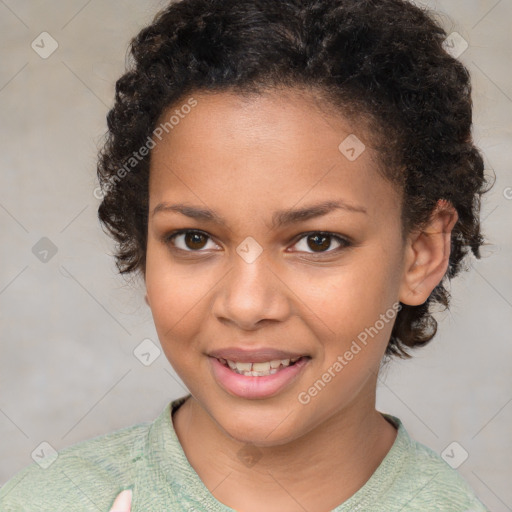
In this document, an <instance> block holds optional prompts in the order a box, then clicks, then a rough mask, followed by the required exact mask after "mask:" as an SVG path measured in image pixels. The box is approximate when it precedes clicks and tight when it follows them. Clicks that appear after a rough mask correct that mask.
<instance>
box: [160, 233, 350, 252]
mask: <svg viewBox="0 0 512 512" xmlns="http://www.w3.org/2000/svg"><path fill="white" fill-rule="evenodd" d="M188 233H197V234H200V235H203V236H205V237H206V238H208V239H209V240H212V241H213V239H212V237H211V236H210V235H208V234H207V233H205V232H204V231H200V230H198V229H180V230H178V231H173V232H172V233H169V234H167V235H164V236H163V238H162V240H163V242H164V243H165V244H166V245H171V246H172V249H173V250H176V251H180V252H188V253H201V252H204V249H198V250H187V249H181V248H178V247H176V246H174V244H173V240H174V239H175V238H176V237H177V236H179V235H183V234H185V235H186V234H188ZM311 235H323V236H326V237H329V238H331V239H334V240H336V241H337V242H339V243H340V247H338V248H336V249H331V250H328V251H320V252H306V254H311V255H315V256H316V255H320V256H321V255H323V254H333V253H337V252H339V251H341V250H342V249H347V248H349V247H351V246H352V245H353V243H352V242H351V241H350V240H348V239H346V238H343V237H341V236H339V235H336V234H335V233H331V232H328V231H308V232H306V233H301V234H300V235H299V236H297V237H295V239H294V240H295V242H294V243H293V245H296V244H297V243H298V242H300V241H301V240H302V239H303V238H307V237H308V236H311ZM299 252H301V251H299ZM302 252H304V251H302Z"/></svg>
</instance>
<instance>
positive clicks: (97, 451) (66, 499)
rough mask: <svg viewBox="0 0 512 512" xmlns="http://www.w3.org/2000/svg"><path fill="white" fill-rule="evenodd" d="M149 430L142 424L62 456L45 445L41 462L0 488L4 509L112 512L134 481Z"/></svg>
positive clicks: (67, 450) (17, 511)
mask: <svg viewBox="0 0 512 512" xmlns="http://www.w3.org/2000/svg"><path fill="white" fill-rule="evenodd" d="M150 426H151V423H139V424H136V425H132V426H129V427H125V428H122V429H119V430H116V431H114V432H110V433H108V434H104V435H101V436H98V437H95V438H92V439H88V440H85V441H82V442H80V443H77V444H75V445H72V446H69V447H67V448H64V449H62V450H60V451H59V452H51V449H50V448H49V447H48V448H46V449H45V448H44V447H42V448H41V452H40V460H38V461H37V462H34V463H32V464H30V465H29V466H27V467H25V468H23V469H22V470H21V471H19V472H18V473H16V474H15V475H14V476H13V477H12V478H11V479H10V480H9V481H8V482H7V483H6V484H4V485H3V486H2V487H1V488H0V510H2V512H22V511H23V512H35V511H38V512H42V511H50V510H51V511H52V512H56V511H60V510H62V511H64V510H66V511H72V510H77V511H78V510H81V511H83V510H108V509H109V508H110V506H111V504H112V503H111V502H112V501H113V497H115V496H116V495H117V493H118V492H119V490H120V489H121V488H122V487H123V486H127V485H129V484H130V483H131V482H132V481H133V473H134V471H135V462H136V461H137V459H138V458H140V457H141V455H142V452H143V449H144V448H143V445H144V440H145V438H146V436H147V432H148V430H149V428H150ZM35 457H37V453H36V454H35Z"/></svg>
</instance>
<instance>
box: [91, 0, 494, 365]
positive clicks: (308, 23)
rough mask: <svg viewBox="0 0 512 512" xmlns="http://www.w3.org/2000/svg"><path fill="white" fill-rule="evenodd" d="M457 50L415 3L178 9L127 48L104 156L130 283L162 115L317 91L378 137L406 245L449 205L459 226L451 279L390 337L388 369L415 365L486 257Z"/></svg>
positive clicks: (103, 176)
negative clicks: (455, 282)
mask: <svg viewBox="0 0 512 512" xmlns="http://www.w3.org/2000/svg"><path fill="white" fill-rule="evenodd" d="M446 37H447V33H446V31H445V30H444V29H443V28H442V27H441V26H440V24H439V23H438V22H437V21H436V19H435V15H434V13H431V12H429V11H428V10H427V9H425V8H420V7H417V6H416V5H414V4H412V3H410V2H408V1H406V0H181V1H178V2H173V3H171V4H170V5H169V6H168V7H166V8H165V9H164V10H162V11H161V12H159V13H158V14H157V15H156V17H155V19H154V20H153V22H152V23H151V24H150V25H149V26H147V27H145V28H144V29H143V30H141V31H140V33H139V34H138V35H137V36H136V37H134V38H133V39H132V41H131V43H130V48H129V50H130V52H129V57H131V62H129V63H128V68H127V70H126V73H125V74H124V75H123V76H122V77H121V78H119V80H118V81H117V82H116V94H115V105H114V106H113V108H112V109H111V110H110V111H109V113H108V115H107V123H108V132H107V133H106V135H105V141H104V144H103V147H102V148H101V149H100V151H99V155H98V168H97V171H98V179H99V183H100V187H101V192H102V201H101V204H100V205H99V208H98V216H99V219H100V221H101V223H102V225H104V226H105V227H106V228H107V230H108V233H109V234H110V235H111V236H112V237H113V238H114V240H115V241H116V243H117V245H116V254H115V260H116V266H117V269H118V271H119V273H120V274H129V273H132V272H133V273H137V272H138V273H140V274H142V275H143V276H144V277H145V262H146V242H147V223H148V203H149V198H148V181H149V161H150V156H151V153H150V152H148V151H147V147H148V146H149V147H151V146H150V145H149V144H150V143H151V142H152V141H153V139H152V138H151V136H152V134H153V133H154V130H155V128H156V127H157V126H158V123H159V120H160V118H161V116H162V114H163V113H165V112H166V111H167V110H168V109H169V108H170V107H171V106H173V105H177V104H178V103H179V102H180V101H184V98H186V97H187V96H189V95H191V94H192V93H194V92H197V93H198V92H208V93H215V92H220V91H230V92H236V93H237V94H241V95H242V94H258V93H261V92H262V91H265V90H268V89H270V90H272V89H277V88H280V87H290V88H295V89H298V88H302V89H306V90H309V91H315V92H316V93H318V94H320V95H321V96H322V97H323V98H325V100H326V101H328V103H329V105H331V106H332V108H334V109H338V110H339V111H340V112H343V115H344V116H345V117H346V118H347V117H348V118H350V119H351V120H353V122H354V123H356V124H357V123H360V125H363V123H364V126H365V127H366V129H368V130H369V133H371V141H372V145H373V146H374V147H376V148H378V155H379V166H378V167H379V169H378V170H379V172H380V173H381V174H382V175H383V176H384V177H385V178H387V179H389V180H390V181H391V182H393V183H394V184H396V186H397V187H400V188H399V190H401V191H402V234H403V237H404V238H405V236H406V235H407V233H409V232H410V230H412V229H416V228H418V227H421V226H425V225H426V223H427V222H428V220H429V218H430V215H431V214H432V212H433V209H434V208H435V206H436V204H437V202H438V200H440V199H444V200H446V201H448V202H449V203H450V204H451V205H453V207H454V208H455V209H456V211H457V213H458V216H459V218H458V221H457V223H456V224H455V227H454V229H453V231H452V238H451V254H450V260H449V266H448V269H447V272H446V274H445V276H444V277H443V279H442V281H441V282H440V283H439V284H438V285H437V286H436V287H435V288H434V290H433V291H432V293H431V295H430V296H429V298H428V300H426V301H425V303H423V304H421V305H418V306H410V305H406V304H401V309H400V311H399V313H398V315H397V317H396V320H395V324H394V326H393V330H392V334H391V336H390V339H389V343H388V346H387V349H386V356H388V357H391V356H393V355H396V356H398V357H401V358H408V357H411V356H410V354H409V353H408V352H407V350H406V347H410V348H412V347H417V346H422V345H425V344H426V343H428V342H429V341H430V340H431V339H432V338H433V337H434V335H435V333H436V331H437V321H436V320H435V318H434V317H433V315H432V311H431V306H433V305H434V304H435V303H438V304H441V305H443V306H444V309H447V308H448V305H449V299H450V294H449V292H448V290H447V289H446V288H445V286H444V283H445V281H446V279H451V278H452V277H454V276H455V275H457V274H458V273H459V271H460V270H461V267H462V266H463V261H464V260H465V256H466V255H467V254H468V250H469V249H471V252H472V253H473V254H474V255H475V257H477V258H480V257H481V256H480V252H479V251H480V246H481V245H483V244H484V238H483V236H482V234H481V231H480V219H479V215H480V205H481V195H482V194H483V193H484V192H486V191H487V190H485V188H484V185H485V183H486V180H485V177H484V162H483V156H482V154H481V153H480V151H479V150H478V149H477V147H475V145H474V143H473V140H472V135H471V126H472V99H471V81H470V75H469V72H468V70H467V69H466V68H465V67H464V65H463V64H462V63H461V62H460V61H459V60H457V59H456V58H454V57H452V56H451V55H450V54H449V53H448V52H447V51H446V50H445V45H444V42H445V39H446ZM141 148H143V149H144V148H146V150H145V151H143V150H141ZM127 162H130V164H129V166H127ZM464 270H468V267H467V266H464Z"/></svg>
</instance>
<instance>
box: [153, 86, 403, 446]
mask: <svg viewBox="0 0 512 512" xmlns="http://www.w3.org/2000/svg"><path fill="white" fill-rule="evenodd" d="M193 98H194V100H195V101H196V102H197V103H196V104H195V106H194V107H193V108H190V109H181V112H185V111H187V112H188V113H187V114H186V115H182V116H180V120H179V123H177V124H175V125H174V126H173V128H172V129H168V133H165V132H164V136H163V137H162V139H161V141H158V143H157V145H156V147H155V148H154V149H153V150H152V155H151V165H150V182H149V197H150V201H149V221H148V243H147V263H146V276H145V279H146V289H147V300H148V304H149V305H150V307H151V311H152V315H153V319H154V322H155V326H156V330H157V333H158V336H159V339H160V342H161V345H162V348H163V350H164V352H165V354H166V357H167V358H168V360H169V362H170V363H171V364H172V366H173V367H174V369H175V370H176V372H177V373H178V375H179V376H180V377H181V379H182V380H183V382H184V383H185V385H186V386H187V387H188V389H189V390H190V392H191V393H192V395H193V397H194V398H195V400H196V402H197V404H198V405H199V406H200V407H201V409H202V411H204V413H205V414H208V415H209V417H211V418H212V419H213V420H214V421H215V423H216V424H217V425H218V426H219V427H220V429H221V430H222V431H223V432H225V433H226V434H227V435H228V436H230V437H232V438H235V439H238V440H240V441H244V442H252V443H254V444H259V445H261V446H263V445H272V444H279V443H285V442H290V441H292V440H295V439H298V438H300V437H301V436H303V435H305V434H307V433H308V432H309V431H311V430H312V429H314V428H316V427H318V426H319V425H320V424H322V423H324V422H327V421H334V420H335V419H336V418H341V417H345V418H349V417H351V416H353V415H354V414H366V412H367V411H370V410H372V408H374V393H375V386H376V375H377V373H378V370H379V365H380V361H381V359H382V356H383V354H384V351H385V348H386V345H387V340H388V339H389V336H390V333H391V329H392V326H393V322H394V319H395V317H396V305H397V303H398V300H399V289H400V282H401V276H402V272H403V244H402V239H401V231H400V222H399V219H400V212H401V204H400V199H399V194H398V192H397V191H396V190H395V188H394V187H393V185H392V184H390V183H389V182H388V181H386V180H384V179H383V178H381V177H380V176H379V175H378V174H377V171H376V155H375V153H374V152H373V150H372V149H371V140H370V139H367V138H366V135H365V134H364V133H362V132H361V131H359V129H358V127H356V126H353V125H351V124H350V122H349V121H348V120H346V119H344V118H343V117H340V116H339V115H338V116H333V115H332V114H326V113H325V110H324V111H323V112H322V110H321V109H319V108H318V105H317V104H316V103H315V100H314V99H313V97H312V96H307V95H304V94H300V93H299V92H297V91H295V92H293V91H288V92H287V93H286V94H285V93H284V92H272V93H269V94H266V95H259V96H255V97H252V98H242V97H240V96H237V95H235V94H231V93H217V94H209V95H206V94H205V95H201V94H195V95H193ZM185 103H186V100H185V101H184V104H185ZM179 107H180V106H179V105H178V106H173V108H172V109H171V110H170V111H168V112H166V113H165V115H164V116H162V119H163V120H167V119H169V118H170V116H171V115H172V114H173V112H175V110H176V108H178V109H179ZM351 134H354V135H355V136H356V137H357V138H358V139H359V140H360V141H361V142H363V143H364V144H365V145H366V149H364V150H363V151H362V152H361V149H362V146H361V145H357V144H356V145H355V146H354V142H353V141H354V140H355V139H353V138H352V139H348V142H347V143H346V145H342V147H341V149H340V147H339V146H340V144H341V143H342V142H343V141H344V140H345V139H346V138H347V137H348V136H349V135H351ZM350 141H352V144H350V143H349V142H350ZM356 142H357V141H356ZM352 146H353V147H354V151H351V149H350V147H352ZM359 153H360V154H359ZM355 157H357V158H355ZM335 205H338V206H335ZM347 205H349V206H347ZM155 210H156V211H155ZM294 212H295V213H294ZM301 212H302V213H301ZM394 305H395V309H394V308H393V306H394ZM298 357H300V359H298V360H297V361H296V362H294V360H295V359H296V358H298ZM292 362H294V364H290V363H292ZM251 363H259V364H253V365H251ZM269 363H270V365H269ZM230 366H231V367H233V369H232V368H231V367H230ZM273 370H275V371H273ZM248 371H250V372H258V373H256V374H250V375H246V374H244V373H239V372H248ZM260 372H261V373H260ZM270 372H271V373H270Z"/></svg>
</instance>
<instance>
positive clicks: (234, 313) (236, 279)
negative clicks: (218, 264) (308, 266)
mask: <svg viewBox="0 0 512 512" xmlns="http://www.w3.org/2000/svg"><path fill="white" fill-rule="evenodd" d="M290 295H291V292H290V291H289V290H288V288H287V287H286V284H285V283H283V281H282V280H281V279H280V278H279V276H278V271H277V269H275V268H272V264H271V262H270V261H269V260H268V258H267V257H266V253H265V251H263V252H262V253H261V254H260V255H259V256H258V257H257V258H256V259H255V260H254V261H251V260H246V259H244V257H242V256H240V255H239V254H235V255H234V257H233V265H232V267H231V270H230V271H229V272H228V273H227V275H226V276H225V277H224V279H223V280H222V281H221V283H220V287H219V288H218V291H217V293H216V294H215V296H214V302H213V306H212V312H213V314H214V316H215V317H216V318H217V319H218V320H219V321H220V322H223V323H230V324H233V325H235V326H236V327H238V328H239V329H241V330H247V331H250V330H255V329H258V328H260V327H261V326H262V325H266V324H268V323H271V322H272V323H275V322H283V321H285V320H286V319H287V318H288V317H289V315H290V310H291V306H290Z"/></svg>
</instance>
